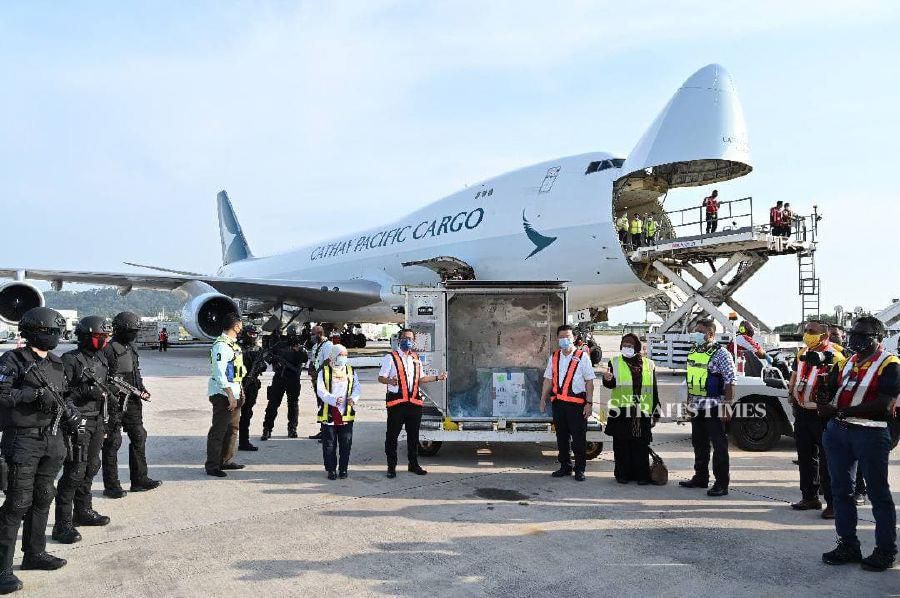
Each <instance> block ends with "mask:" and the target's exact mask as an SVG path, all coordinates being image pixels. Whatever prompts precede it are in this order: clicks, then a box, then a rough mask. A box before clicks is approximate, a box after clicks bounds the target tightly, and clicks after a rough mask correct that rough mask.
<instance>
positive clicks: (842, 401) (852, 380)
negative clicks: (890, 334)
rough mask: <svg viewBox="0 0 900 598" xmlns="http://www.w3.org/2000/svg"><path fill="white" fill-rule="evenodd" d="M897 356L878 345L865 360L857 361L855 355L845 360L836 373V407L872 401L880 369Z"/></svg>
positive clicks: (893, 360)
mask: <svg viewBox="0 0 900 598" xmlns="http://www.w3.org/2000/svg"><path fill="white" fill-rule="evenodd" d="M897 361H898V360H897V357H895V356H894V355H892V354H891V353H890V352H889V351H886V350H885V349H884V347H880V348H879V349H878V350H877V351H876V352H875V354H874V355H872V356H871V357H870V358H868V359H867V360H866V361H865V362H863V363H859V361H858V358H857V356H856V355H854V356H853V357H851V358H850V359H848V360H847V363H846V364H844V368H843V369H842V370H841V373H840V374H839V375H838V402H837V408H838V409H846V408H847V407H853V406H856V405H859V404H860V403H868V402H869V401H874V400H875V398H876V397H877V396H878V381H879V379H880V378H881V376H880V374H881V371H880V370H881V369H883V367H884V366H886V365H887V364H888V363H890V362H897Z"/></svg>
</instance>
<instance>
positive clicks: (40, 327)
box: [19, 307, 66, 338]
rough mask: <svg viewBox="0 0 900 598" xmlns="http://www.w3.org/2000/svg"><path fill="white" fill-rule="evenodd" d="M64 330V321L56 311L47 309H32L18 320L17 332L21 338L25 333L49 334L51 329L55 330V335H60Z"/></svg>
mask: <svg viewBox="0 0 900 598" xmlns="http://www.w3.org/2000/svg"><path fill="white" fill-rule="evenodd" d="M65 328H66V319H65V318H63V317H62V315H61V314H60V313H59V312H58V311H56V310H55V309H50V308H49V307H33V308H31V309H29V310H28V311H26V312H25V313H24V314H22V319H21V320H19V330H20V331H21V332H22V336H25V333H26V332H32V331H47V332H50V331H51V330H53V329H55V330H56V334H62V331H63V330H65ZM26 338H27V337H26Z"/></svg>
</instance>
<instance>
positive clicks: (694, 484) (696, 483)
mask: <svg viewBox="0 0 900 598" xmlns="http://www.w3.org/2000/svg"><path fill="white" fill-rule="evenodd" d="M678 485H679V486H681V487H682V488H706V487H708V486H709V482H701V481H700V480H698V479H697V478H691V479H689V480H688V481H686V482H678Z"/></svg>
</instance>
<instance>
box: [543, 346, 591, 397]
mask: <svg viewBox="0 0 900 598" xmlns="http://www.w3.org/2000/svg"><path fill="white" fill-rule="evenodd" d="M561 354H562V351H561V350H556V351H554V352H553V357H552V367H551V368H550V369H551V370H552V371H553V390H552V393H551V395H550V400H551V401H555V400H557V399H559V400H560V401H566V402H567V403H579V404H582V405H583V404H584V403H585V402H587V393H584V392H581V393H578V394H570V391H571V390H572V379H573V378H574V377H575V372H576V371H578V364H579V363H581V356H582V355H584V351H582V350H580V349H578V350H576V351H575V352H574V353H573V354H572V361H570V362H569V369H568V370H566V376H565V378H563V383H562V387H560V386H559V356H560V355H561Z"/></svg>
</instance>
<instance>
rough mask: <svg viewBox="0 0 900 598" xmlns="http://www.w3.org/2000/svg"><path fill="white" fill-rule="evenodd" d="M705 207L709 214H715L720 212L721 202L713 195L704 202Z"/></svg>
mask: <svg viewBox="0 0 900 598" xmlns="http://www.w3.org/2000/svg"><path fill="white" fill-rule="evenodd" d="M703 205H704V206H706V213H707V214H715V213H716V212H718V211H719V200H717V199H716V198H715V197H713V196H712V195H710V196H709V197H707V198H705V199H704V200H703Z"/></svg>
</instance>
